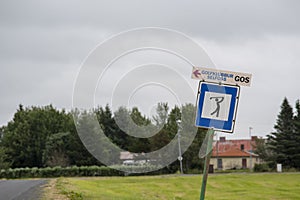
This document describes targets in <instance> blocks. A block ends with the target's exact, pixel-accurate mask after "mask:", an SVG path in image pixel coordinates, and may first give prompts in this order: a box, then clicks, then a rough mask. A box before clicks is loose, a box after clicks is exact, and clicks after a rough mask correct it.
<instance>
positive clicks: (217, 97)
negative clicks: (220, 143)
mask: <svg viewBox="0 0 300 200" xmlns="http://www.w3.org/2000/svg"><path fill="white" fill-rule="evenodd" d="M238 99H239V86H231V85H219V84H215V83H206V82H200V86H199V93H198V102H197V114H196V126H198V127H203V128H213V129H214V130H218V131H223V132H233V128H234V124H235V113H236V109H237V104H238Z"/></svg>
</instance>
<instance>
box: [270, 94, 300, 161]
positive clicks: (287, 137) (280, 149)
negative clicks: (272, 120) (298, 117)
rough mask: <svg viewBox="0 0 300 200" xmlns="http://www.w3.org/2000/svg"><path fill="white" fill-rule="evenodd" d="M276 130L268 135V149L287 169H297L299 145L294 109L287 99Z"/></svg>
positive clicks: (278, 117) (278, 118)
mask: <svg viewBox="0 0 300 200" xmlns="http://www.w3.org/2000/svg"><path fill="white" fill-rule="evenodd" d="M274 128H275V130H276V131H275V132H273V133H272V134H271V135H268V148H269V149H270V150H272V152H273V153H274V156H275V157H274V161H275V162H277V163H281V164H282V165H283V166H285V167H295V162H294V159H295V154H296V153H297V146H298V145H299V144H297V142H296V140H295V139H296V137H295V134H294V121H293V108H292V107H291V106H290V104H289V102H288V100H287V98H284V100H283V102H282V104H281V111H280V113H279V115H278V116H277V122H276V125H275V126H274Z"/></svg>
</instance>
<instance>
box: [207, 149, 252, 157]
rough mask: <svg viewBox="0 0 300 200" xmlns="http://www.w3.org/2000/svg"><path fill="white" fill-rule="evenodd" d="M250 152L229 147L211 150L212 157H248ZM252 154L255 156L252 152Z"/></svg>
mask: <svg viewBox="0 0 300 200" xmlns="http://www.w3.org/2000/svg"><path fill="white" fill-rule="evenodd" d="M250 155H251V153H249V152H246V151H242V150H240V149H229V150H227V151H223V152H217V151H213V153H212V157H250ZM252 156H254V157H255V156H257V155H256V154H253V153H252Z"/></svg>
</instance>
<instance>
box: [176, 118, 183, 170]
mask: <svg viewBox="0 0 300 200" xmlns="http://www.w3.org/2000/svg"><path fill="white" fill-rule="evenodd" d="M176 122H177V126H178V131H177V139H178V154H179V155H178V160H179V163H180V174H183V168H182V159H183V158H182V153H181V145H180V137H181V135H180V131H181V129H182V127H181V120H177V121H176Z"/></svg>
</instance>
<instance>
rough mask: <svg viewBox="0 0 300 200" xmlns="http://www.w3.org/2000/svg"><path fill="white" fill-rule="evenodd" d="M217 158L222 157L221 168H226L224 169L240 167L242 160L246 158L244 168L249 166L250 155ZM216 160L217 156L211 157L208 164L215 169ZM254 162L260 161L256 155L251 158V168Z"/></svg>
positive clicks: (216, 166) (216, 165)
mask: <svg viewBox="0 0 300 200" xmlns="http://www.w3.org/2000/svg"><path fill="white" fill-rule="evenodd" d="M219 159H222V165H223V168H222V169H223V170H226V169H233V168H235V169H242V168H243V166H242V162H243V161H242V160H243V159H246V160H247V163H246V164H247V166H246V168H250V157H233V158H227V157H226V158H220V157H219ZM217 163H218V161H217V158H215V157H214V158H211V159H210V164H212V165H214V169H217V168H218V164H217ZM255 163H260V160H259V159H258V158H257V157H253V158H252V168H253V167H254V164H255Z"/></svg>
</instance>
